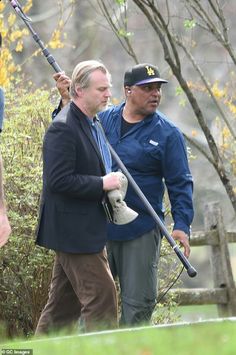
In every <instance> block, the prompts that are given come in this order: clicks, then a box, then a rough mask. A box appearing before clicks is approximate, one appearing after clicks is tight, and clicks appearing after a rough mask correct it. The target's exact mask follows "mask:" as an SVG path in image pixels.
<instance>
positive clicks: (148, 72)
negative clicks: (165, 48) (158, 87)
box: [145, 65, 155, 76]
mask: <svg viewBox="0 0 236 355" xmlns="http://www.w3.org/2000/svg"><path fill="white" fill-rule="evenodd" d="M145 68H146V69H147V75H149V76H151V75H155V71H154V70H153V69H152V68H151V67H149V66H148V65H146V67H145Z"/></svg>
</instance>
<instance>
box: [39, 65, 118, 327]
mask: <svg viewBox="0 0 236 355" xmlns="http://www.w3.org/2000/svg"><path fill="white" fill-rule="evenodd" d="M110 86H111V84H110V74H109V72H108V71H107V69H106V67H105V66H104V65H103V64H102V63H100V62H97V61H84V62H81V63H79V64H78V65H77V66H76V67H75V69H74V71H73V74H72V80H71V85H70V94H71V99H72V101H71V102H70V104H69V105H67V106H66V107H65V108H64V109H63V110H62V111H61V112H60V114H59V115H58V116H57V117H56V119H55V120H54V121H53V122H52V123H51V125H50V127H49V129H48V130H47V132H46V134H45V138H44V143H43V194H42V202H41V208H40V221H39V226H38V232H37V244H38V245H40V246H43V247H45V248H48V249H53V250H55V252H56V257H55V263H54V268H53V274H52V281H51V287H50V292H49V299H48V302H47V304H46V306H45V308H44V310H43V311H42V314H41V317H40V319H39V322H38V326H37V329H36V334H41V333H47V332H49V331H50V330H54V331H55V330H57V329H60V328H62V327H68V326H71V325H73V324H74V323H75V324H77V322H78V319H80V323H81V324H82V326H83V329H84V330H85V331H91V330H94V329H101V328H112V327H116V326H117V295H116V289H115V284H114V280H113V278H112V275H111V272H110V269H109V266H108V261H107V254H106V249H105V244H106V241H107V221H106V215H105V212H104V209H103V206H102V201H103V197H104V195H105V193H106V192H107V191H110V190H113V189H117V188H120V180H119V178H118V176H117V175H116V174H114V173H111V157H110V153H109V149H108V147H107V146H106V142H105V140H104V137H103V136H102V134H101V133H100V131H99V130H98V129H97V121H96V113H97V112H99V111H101V110H102V109H104V108H105V107H106V105H107V102H108V99H109V98H110V96H111V92H110Z"/></svg>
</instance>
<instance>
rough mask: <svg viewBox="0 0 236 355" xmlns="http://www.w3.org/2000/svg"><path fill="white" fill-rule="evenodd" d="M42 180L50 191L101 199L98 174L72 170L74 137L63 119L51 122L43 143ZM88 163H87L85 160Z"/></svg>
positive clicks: (74, 160) (74, 150)
mask: <svg viewBox="0 0 236 355" xmlns="http://www.w3.org/2000/svg"><path fill="white" fill-rule="evenodd" d="M43 163H44V168H43V171H44V182H45V184H46V186H47V188H49V189H50V190H51V191H52V192H55V193H63V194H65V195H68V196H72V197H77V198H80V199H86V200H101V199H102V196H103V181H102V178H101V176H92V175H84V174H79V173H78V172H77V171H76V137H75V136H74V134H73V131H72V129H71V128H70V127H68V126H67V125H66V124H65V123H63V122H53V123H52V124H51V126H50V127H49V129H48V131H47V133H46V135H45V138H44V144H43ZM88 164H89V162H88Z"/></svg>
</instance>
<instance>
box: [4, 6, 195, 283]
mask: <svg viewBox="0 0 236 355" xmlns="http://www.w3.org/2000/svg"><path fill="white" fill-rule="evenodd" d="M9 1H10V3H11V5H12V7H13V8H14V10H15V11H16V13H17V14H18V15H19V16H20V17H21V19H22V20H23V21H24V23H25V24H26V26H27V27H28V29H29V31H30V32H31V34H32V36H33V39H34V40H35V42H36V43H37V44H38V45H39V47H40V48H41V49H42V52H43V54H44V56H45V57H46V59H47V61H48V63H49V64H50V65H51V66H52V67H53V69H54V70H55V72H57V73H58V72H62V69H61V68H60V66H59V65H58V64H57V62H56V60H55V59H54V57H53V56H52V55H51V54H50V52H49V51H48V49H47V48H45V46H44V44H43V42H42V41H41V39H40V38H39V36H38V35H37V33H36V32H35V31H34V29H33V28H32V26H31V25H30V23H29V22H31V19H30V18H29V17H28V16H26V15H25V14H24V12H23V10H22V7H21V6H20V4H19V2H18V1H17V0H9ZM98 121H99V120H98ZM100 127H101V129H102V131H103V128H102V125H101V124H100ZM103 133H104V131H103ZM104 136H105V138H106V135H105V133H104ZM106 141H107V144H108V147H109V149H110V152H111V155H112V157H113V159H114V160H115V161H116V163H117V165H118V166H119V168H120V169H121V171H122V172H123V173H124V175H126V177H127V179H128V181H129V183H130V185H131V186H132V187H133V189H134V191H135V192H136V194H137V195H138V196H139V197H140V199H141V201H142V202H143V204H144V205H145V207H146V209H147V210H148V212H149V214H150V215H151V216H152V217H153V219H154V220H155V222H156V223H157V225H158V227H159V228H160V230H161V232H162V234H163V235H164V236H165V237H166V239H167V241H168V242H169V244H170V245H171V247H172V249H173V250H174V251H175V253H176V255H177V256H178V258H179V259H180V261H181V262H182V264H183V266H184V267H185V269H186V270H187V273H188V275H189V276H190V277H195V276H196V275H197V271H196V270H195V269H194V267H193V266H192V265H191V264H190V262H189V261H188V259H187V258H186V257H185V255H184V254H183V253H182V251H181V250H180V248H179V247H178V245H177V244H176V242H175V240H174V238H173V237H172V236H171V235H170V234H169V232H168V230H167V229H166V227H165V225H164V223H163V222H162V220H161V219H160V217H159V216H158V215H157V213H156V212H155V210H154V209H153V207H152V205H151V204H150V203H149V201H148V200H147V198H146V196H145V195H144V194H143V192H142V191H141V189H140V188H139V186H138V185H137V184H136V182H135V181H134V179H133V177H132V176H131V175H130V173H129V171H128V170H127V168H126V167H125V165H124V164H123V162H122V161H121V159H120V158H119V156H118V155H117V153H116V152H115V151H114V149H113V148H112V146H111V145H110V143H109V142H108V140H107V138H106Z"/></svg>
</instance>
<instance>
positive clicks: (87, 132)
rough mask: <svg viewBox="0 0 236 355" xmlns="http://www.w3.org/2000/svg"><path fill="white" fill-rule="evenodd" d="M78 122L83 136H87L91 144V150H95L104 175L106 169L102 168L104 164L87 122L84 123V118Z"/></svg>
mask: <svg viewBox="0 0 236 355" xmlns="http://www.w3.org/2000/svg"><path fill="white" fill-rule="evenodd" d="M79 122H80V126H81V129H82V130H83V132H84V134H85V135H86V136H87V138H88V140H89V142H90V143H91V145H92V147H93V149H94V150H95V152H96V154H97V156H98V159H99V161H100V163H101V167H102V170H103V172H104V173H106V169H105V166H104V162H103V159H102V156H101V153H100V150H99V148H98V145H97V143H96V142H95V139H94V137H93V134H92V132H91V129H90V127H89V124H88V122H87V121H86V119H85V117H81V119H80V120H79Z"/></svg>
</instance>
